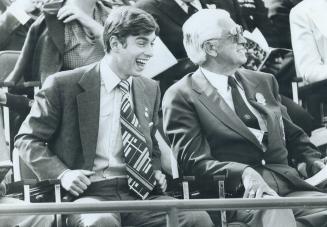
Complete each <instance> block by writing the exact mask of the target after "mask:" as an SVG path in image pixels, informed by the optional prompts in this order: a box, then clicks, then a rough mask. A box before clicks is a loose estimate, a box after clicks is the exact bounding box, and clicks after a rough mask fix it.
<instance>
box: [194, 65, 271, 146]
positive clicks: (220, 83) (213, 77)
mask: <svg viewBox="0 0 327 227" xmlns="http://www.w3.org/2000/svg"><path fill="white" fill-rule="evenodd" d="M200 69H201V71H202V73H203V74H204V76H205V77H206V78H207V80H208V81H209V83H210V84H211V85H212V86H213V87H214V88H216V90H217V92H218V93H219V95H220V96H221V97H222V98H223V99H224V101H225V102H226V103H227V105H228V106H229V107H230V108H231V109H232V110H233V111H234V112H235V107H234V103H233V97H232V90H231V88H230V86H229V85H228V76H225V75H221V74H217V73H213V72H210V71H208V70H206V69H204V68H202V67H201V68H200ZM233 77H235V76H234V75H233ZM236 81H237V80H236ZM237 88H238V90H239V92H240V94H241V96H242V98H243V100H244V102H245V104H246V105H247V107H248V108H249V109H250V111H251V112H252V113H253V114H254V116H256V118H257V119H258V122H259V126H260V129H261V131H263V132H267V122H266V120H265V119H264V117H263V116H261V114H260V113H259V112H258V111H257V110H256V109H255V108H254V107H252V105H251V104H250V103H249V101H248V100H247V98H246V96H245V92H244V89H243V87H242V85H241V84H240V83H239V82H238V81H237ZM249 130H250V131H251V132H252V133H253V131H252V129H250V128H249ZM259 142H261V141H259Z"/></svg>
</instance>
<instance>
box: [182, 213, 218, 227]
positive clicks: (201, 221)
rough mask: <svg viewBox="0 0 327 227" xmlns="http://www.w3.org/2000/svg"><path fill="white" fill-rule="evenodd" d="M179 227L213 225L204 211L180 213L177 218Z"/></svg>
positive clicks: (209, 226)
mask: <svg viewBox="0 0 327 227" xmlns="http://www.w3.org/2000/svg"><path fill="white" fill-rule="evenodd" d="M179 223H180V226H181V227H184V226H185V227H198V226H201V227H213V226H214V224H213V222H212V220H211V218H210V216H209V215H208V213H207V212H205V211H192V212H182V213H181V215H180V218H179Z"/></svg>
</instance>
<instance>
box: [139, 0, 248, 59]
mask: <svg viewBox="0 0 327 227" xmlns="http://www.w3.org/2000/svg"><path fill="white" fill-rule="evenodd" d="M200 2H201V4H202V6H203V7H204V8H208V5H209V6H210V5H212V6H214V7H215V8H217V9H224V10H226V11H228V12H229V13H230V14H231V17H232V19H233V20H234V21H235V22H236V23H240V24H242V23H243V22H242V19H241V12H240V9H239V7H238V2H237V0H201V1H200ZM135 6H136V7H138V8H140V9H143V10H145V11H147V12H149V13H151V14H152V15H153V16H154V17H155V18H156V20H157V22H158V24H159V27H160V34H159V36H160V38H161V39H162V41H163V42H164V43H165V44H166V46H167V47H168V49H169V50H170V51H171V52H172V53H173V55H174V56H175V57H176V58H177V59H180V58H185V57H187V55H186V52H185V50H184V46H183V32H182V26H183V24H184V22H185V21H186V20H187V19H188V18H189V15H187V14H186V13H185V11H184V10H183V9H182V8H181V7H180V6H179V5H178V4H177V3H176V2H175V0H140V1H137V3H136V4H135Z"/></svg>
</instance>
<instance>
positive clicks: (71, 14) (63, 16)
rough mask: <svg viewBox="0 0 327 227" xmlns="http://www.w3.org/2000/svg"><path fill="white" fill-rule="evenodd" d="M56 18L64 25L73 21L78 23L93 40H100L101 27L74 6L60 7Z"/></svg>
mask: <svg viewBox="0 0 327 227" xmlns="http://www.w3.org/2000/svg"><path fill="white" fill-rule="evenodd" d="M57 18H58V20H62V21H63V23H65V24H66V23H69V22H71V21H74V20H77V21H79V22H80V23H81V25H82V26H83V28H84V29H85V31H86V32H87V33H88V34H90V35H92V36H93V37H95V38H100V37H101V35H102V32H103V26H102V25H101V24H99V23H98V22H96V21H95V20H94V19H93V18H92V17H90V16H89V15H88V14H86V13H85V12H84V11H83V10H82V9H80V8H79V7H78V6H77V5H75V4H66V5H64V6H63V7H61V8H60V10H59V11H58V14H57Z"/></svg>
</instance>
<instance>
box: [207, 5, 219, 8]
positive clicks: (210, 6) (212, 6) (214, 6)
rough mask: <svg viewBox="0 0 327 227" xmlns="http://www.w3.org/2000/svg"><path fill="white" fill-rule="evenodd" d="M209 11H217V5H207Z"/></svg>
mask: <svg viewBox="0 0 327 227" xmlns="http://www.w3.org/2000/svg"><path fill="white" fill-rule="evenodd" d="M207 7H208V9H216V8H217V7H216V5H215V4H207Z"/></svg>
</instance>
